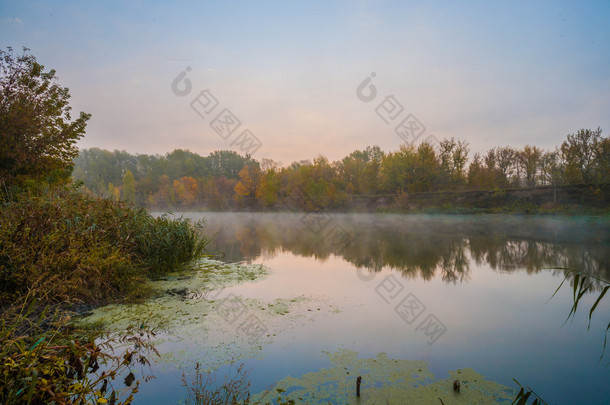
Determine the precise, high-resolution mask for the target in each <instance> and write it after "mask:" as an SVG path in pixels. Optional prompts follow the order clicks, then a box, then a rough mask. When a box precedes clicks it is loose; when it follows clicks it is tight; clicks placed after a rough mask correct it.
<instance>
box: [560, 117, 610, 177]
mask: <svg viewBox="0 0 610 405" xmlns="http://www.w3.org/2000/svg"><path fill="white" fill-rule="evenodd" d="M567 138H568V139H567V140H565V141H564V142H563V143H562V144H561V148H560V151H561V157H562V159H563V161H564V165H565V177H566V181H567V182H568V183H570V184H576V183H593V182H597V181H608V176H609V175H610V173H608V172H607V160H608V146H607V144H608V143H607V142H608V141H607V140H605V139H604V138H602V130H601V128H599V127H598V128H597V130H595V131H592V130H590V129H580V130H578V132H576V133H575V134H570V135H568V136H567ZM606 139H607V138H606ZM604 161H605V162H604ZM604 166H605V167H606V170H605V171H604V169H603V167H604Z"/></svg>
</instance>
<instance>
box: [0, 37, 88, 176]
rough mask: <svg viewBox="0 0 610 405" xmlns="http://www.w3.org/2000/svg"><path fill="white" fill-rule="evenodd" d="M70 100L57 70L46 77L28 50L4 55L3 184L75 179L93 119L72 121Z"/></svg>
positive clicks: (0, 77)
mask: <svg viewBox="0 0 610 405" xmlns="http://www.w3.org/2000/svg"><path fill="white" fill-rule="evenodd" d="M69 99H70V94H69V92H68V89H67V88H66V87H62V86H60V85H59V84H58V83H57V78H56V76H55V70H53V69H51V70H49V71H48V72H45V70H44V66H43V65H41V64H39V63H38V62H36V58H35V57H34V56H33V55H31V54H30V53H29V50H28V49H27V48H23V53H22V54H21V55H15V54H14V53H13V49H12V48H10V47H9V48H8V51H4V50H0V134H1V136H2V142H0V184H20V183H23V182H24V181H27V180H35V181H46V182H57V181H61V180H67V179H68V178H69V177H70V174H71V172H72V159H73V158H74V157H76V156H77V155H78V149H77V148H76V146H75V143H76V141H78V139H80V138H81V137H82V136H83V135H84V133H85V127H86V123H87V120H88V119H89V118H90V117H91V115H90V114H85V113H83V112H81V113H80V116H79V118H77V119H75V120H72V117H71V114H70V111H71V108H70V106H69V104H68V100H69Z"/></svg>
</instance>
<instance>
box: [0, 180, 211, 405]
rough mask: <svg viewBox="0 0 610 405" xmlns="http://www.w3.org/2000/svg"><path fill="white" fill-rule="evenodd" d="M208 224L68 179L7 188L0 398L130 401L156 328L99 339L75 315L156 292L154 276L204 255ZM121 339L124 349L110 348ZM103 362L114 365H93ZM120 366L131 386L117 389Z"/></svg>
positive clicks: (1, 231) (0, 268)
mask: <svg viewBox="0 0 610 405" xmlns="http://www.w3.org/2000/svg"><path fill="white" fill-rule="evenodd" d="M200 228H201V223H193V222H192V221H190V220H188V219H183V218H177V219H176V218H169V217H167V216H161V217H156V218H155V217H153V216H151V215H150V214H148V212H146V211H145V210H144V209H136V208H132V207H130V206H129V205H127V204H125V203H123V202H117V201H112V200H108V199H98V198H90V197H88V196H86V195H83V194H80V193H76V192H74V191H71V190H69V189H67V188H55V189H51V190H44V191H41V192H26V191H23V192H17V193H14V194H11V195H3V196H2V201H1V204H0V314H1V323H0V348H1V349H0V357H1V358H2V359H3V362H2V364H0V403H48V402H53V401H54V402H58V403H61V402H62V401H64V400H67V399H68V398H69V399H70V401H72V400H74V401H76V402H75V403H81V402H79V401H82V402H83V403H84V402H88V401H93V402H98V403H101V402H99V401H102V402H103V401H106V402H114V403H123V402H122V401H125V402H124V403H129V402H130V398H131V395H132V394H133V393H135V392H137V387H138V383H139V381H135V382H134V378H133V374H132V373H131V371H130V368H131V367H132V365H133V364H136V363H138V362H139V363H140V364H146V362H147V358H146V357H145V354H144V353H143V352H145V351H146V350H153V351H154V348H152V346H150V345H148V344H147V343H146V341H145V340H146V339H145V338H146V336H145V335H146V334H147V333H148V331H147V330H145V329H142V330H140V331H137V332H134V331H125V333H124V334H123V335H122V336H121V337H115V338H108V339H100V335H99V334H98V333H96V332H95V331H92V330H79V329H76V328H75V327H74V326H73V325H71V323H70V319H71V317H72V316H73V315H74V314H75V313H76V312H78V311H81V310H83V309H86V308H92V307H96V306H99V305H103V304H107V303H110V302H134V301H138V300H142V299H144V298H146V297H147V296H149V294H150V293H151V289H150V288H149V287H147V284H146V282H145V281H146V280H147V279H149V278H152V277H159V276H161V275H163V274H165V273H167V272H169V271H172V270H175V269H177V268H179V267H181V266H182V265H184V264H185V263H188V262H190V261H191V260H192V259H194V258H196V257H199V256H201V255H202V253H203V250H204V248H205V245H206V243H207V240H206V239H205V238H203V236H202V234H201V232H200ZM117 343H118V344H122V345H123V346H124V350H123V352H122V353H121V355H118V354H115V353H114V352H113V351H112V350H111V348H113V347H114V346H115V345H116V344H117ZM100 364H105V367H106V368H105V370H106V372H105V373H102V374H101V375H99V374H95V371H96V370H97V369H99V367H100ZM91 373H94V374H91ZM127 373H128V374H127ZM123 374H125V375H126V377H125V375H123ZM119 376H122V377H121V378H123V377H125V378H126V380H125V386H126V387H125V388H124V389H122V390H118V389H116V390H115V389H114V388H112V387H113V385H112V380H115V378H118V377H119ZM129 376H131V377H129ZM128 377H129V378H128ZM121 397H123V399H122V400H119V398H121ZM112 399H113V401H111V400H112ZM117 401H118V402H117ZM106 402H103V403H106Z"/></svg>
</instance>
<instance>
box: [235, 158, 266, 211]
mask: <svg viewBox="0 0 610 405" xmlns="http://www.w3.org/2000/svg"><path fill="white" fill-rule="evenodd" d="M260 175H261V170H260V167H259V165H258V164H249V165H245V166H244V167H243V168H242V169H241V170H240V171H239V181H238V182H237V184H236V185H235V193H236V194H235V196H236V198H237V200H238V201H239V202H242V201H250V203H252V202H253V201H254V197H256V189H257V188H258V184H259V178H260Z"/></svg>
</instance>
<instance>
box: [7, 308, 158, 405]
mask: <svg viewBox="0 0 610 405" xmlns="http://www.w3.org/2000/svg"><path fill="white" fill-rule="evenodd" d="M37 304H38V303H37V302H36V301H30V304H29V305H25V306H22V307H21V308H20V310H15V308H14V307H13V309H12V310H10V311H5V313H4V314H3V317H2V319H1V320H0V359H1V360H0V403H2V404H49V403H55V404H90V403H97V404H128V403H131V401H132V400H133V395H134V394H135V393H136V392H137V391H138V388H139V384H140V381H139V380H138V381H136V380H135V375H134V374H133V372H132V369H133V367H135V366H140V367H149V366H150V363H149V362H148V359H147V358H146V356H147V355H148V353H150V352H152V353H156V351H155V349H154V348H153V347H152V346H151V345H150V344H149V343H148V338H149V337H150V334H149V332H147V331H137V332H136V333H128V334H126V335H124V336H123V337H120V338H117V337H115V338H105V339H103V338H100V339H94V335H93V334H91V333H85V332H84V331H78V330H73V329H70V328H68V327H67V321H68V320H69V317H67V316H66V313H65V312H64V311H63V310H56V311H50V310H49V309H48V307H47V308H46V309H45V310H44V311H42V312H40V313H38V314H36V312H37V308H38V306H37ZM143 371H146V370H143ZM148 378H150V377H149V376H145V380H146V379H148Z"/></svg>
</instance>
